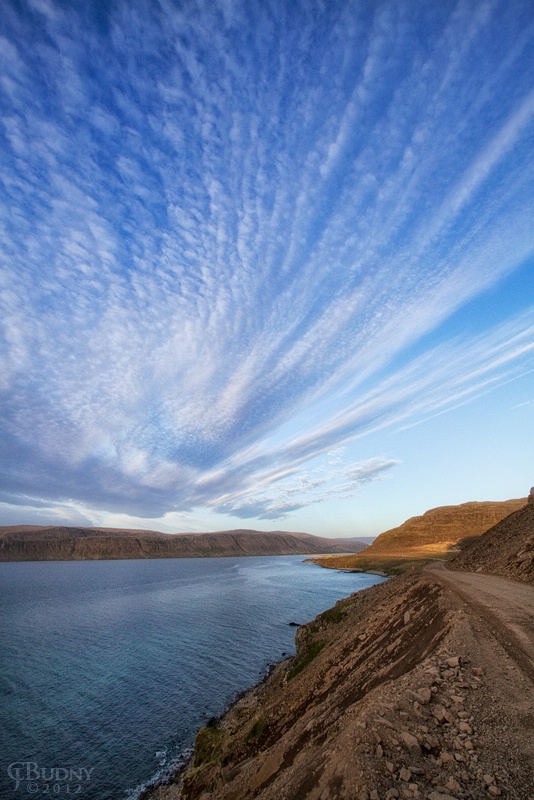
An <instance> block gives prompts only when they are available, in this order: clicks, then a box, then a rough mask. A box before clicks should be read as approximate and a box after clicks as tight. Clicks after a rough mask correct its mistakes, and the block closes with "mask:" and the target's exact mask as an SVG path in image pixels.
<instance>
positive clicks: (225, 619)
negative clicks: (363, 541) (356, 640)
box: [0, 556, 381, 800]
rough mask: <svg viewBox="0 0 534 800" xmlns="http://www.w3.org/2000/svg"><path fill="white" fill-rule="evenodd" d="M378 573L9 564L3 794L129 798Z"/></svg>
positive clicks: (299, 567)
mask: <svg viewBox="0 0 534 800" xmlns="http://www.w3.org/2000/svg"><path fill="white" fill-rule="evenodd" d="M380 580H381V579H380V578H378V577H376V576H371V575H358V574H349V573H343V572H336V571H334V570H326V569H322V568H320V567H317V566H316V565H314V564H306V563H303V557H302V556H276V557H252V558H250V557H249V558H212V559H200V558H198V559H155V560H147V561H90V562H88V561H71V562H32V563H3V564H0V626H1V631H0V633H1V641H2V650H1V659H2V663H1V671H0V695H1V711H0V714H1V718H0V753H1V756H0V758H1V760H2V763H1V764H0V772H1V775H0V785H1V787H2V797H5V798H13V797H21V798H27V797H30V796H31V795H34V796H35V795H41V794H50V795H53V796H59V797H61V796H66V795H67V794H69V795H70V794H76V795H77V796H78V797H83V798H84V800H121V799H122V800H124V798H126V797H127V796H128V791H127V790H128V789H133V788H134V787H135V786H138V785H140V784H142V783H144V782H146V781H147V780H148V779H149V778H150V777H151V776H153V775H154V773H155V772H156V771H157V770H158V769H160V765H161V766H164V765H165V763H168V761H169V759H170V758H171V757H172V756H173V755H175V754H177V753H179V752H180V751H182V750H183V749H184V748H187V747H189V746H191V744H192V743H193V740H194V734H195V731H196V730H197V729H198V728H199V727H200V726H201V725H202V724H204V723H205V722H206V721H207V720H208V718H209V717H212V716H214V715H218V714H220V713H221V712H222V711H223V710H224V709H225V707H226V706H227V705H228V704H229V703H230V702H231V701H232V699H233V698H234V697H235V695H236V693H238V692H239V691H242V690H243V689H245V688H248V687H249V686H251V685H253V684H254V683H256V682H257V681H258V680H259V679H260V678H261V677H262V676H263V675H264V674H265V673H266V670H267V668H268V665H269V664H270V663H272V662H273V661H276V660H279V659H280V658H282V656H283V653H284V652H286V653H287V654H288V655H289V654H293V653H294V638H295V628H294V627H291V626H289V624H288V623H290V622H292V621H296V622H299V623H302V622H306V621H309V620H310V619H313V617H314V616H316V615H317V614H318V613H320V612H321V611H324V610H325V609H326V608H329V607H330V606H331V605H333V603H335V601H336V600H338V599H340V598H342V597H346V596H347V595H348V594H350V593H351V592H354V591H358V590H359V589H362V588H365V587H367V586H370V585H371V584H373V583H376V582H378V581H380ZM156 752H157V753H159V755H158V756H157V757H156V755H155V754H156ZM14 763H15V764H16V766H15V767H11V769H9V767H10V765H12V764H14ZM28 764H29V766H28ZM43 768H44V769H45V770H46V771H45V772H44V773H43V772H42V769H43ZM72 768H75V769H76V770H77V773H75V774H74V777H72V775H71V774H70V773H69V770H70V769H72ZM57 770H60V771H57ZM61 770H63V771H61ZM80 770H82V771H81V772H80ZM83 770H88V771H89V770H90V772H84V771H83ZM88 775H89V778H88ZM43 776H44V777H43ZM17 777H19V779H20V781H19V783H18V785H17V782H16V780H15V779H16V778H17Z"/></svg>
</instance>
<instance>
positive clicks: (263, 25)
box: [0, 0, 534, 518]
mask: <svg viewBox="0 0 534 800" xmlns="http://www.w3.org/2000/svg"><path fill="white" fill-rule="evenodd" d="M528 6H529V4H528V3H527V2H525V3H523V2H518V3H514V4H513V8H511V7H510V6H509V4H506V3H504V2H492V3H486V2H484V3H475V4H473V3H468V2H459V3H456V4H454V5H453V4H448V3H443V4H438V5H437V6H436V7H435V8H431V9H429V8H428V4H424V7H425V14H424V15H423V14H422V9H423V4H422V3H420V2H418V1H417V0H414V1H413V2H410V3H405V4H401V5H400V6H399V4H396V3H388V2H386V3H383V4H380V5H379V6H376V8H375V7H373V6H369V7H365V8H362V6H361V4H358V3H350V2H349V3H346V4H342V5H341V6H340V5H339V4H335V5H334V6H328V5H327V6H324V5H323V4H319V3H313V2H312V3H306V4H304V3H302V4H299V3H296V4H291V5H290V6H288V5H287V4H285V3H282V2H274V0H273V2H267V3H265V2H262V3H261V4H260V3H255V2H253V3H232V4H230V3H223V2H220V3H218V2H214V3H210V4H202V3H196V2H194V1H193V0H190V2H187V3H185V4H182V5H181V6H180V7H179V8H178V7H177V6H176V5H175V4H174V3H173V2H171V0H159V2H156V3H149V4H148V3H147V4H144V3H139V4H136V5H135V8H134V7H132V5H131V4H128V3H116V4H113V5H112V6H109V7H107V8H106V9H103V8H101V7H100V6H98V5H96V4H95V5H93V4H91V3H88V4H85V5H84V6H83V7H81V6H74V5H72V6H71V7H68V6H65V4H59V3H56V2H54V1H53V0H32V2H31V3H28V4H27V6H26V8H25V9H22V8H21V7H20V4H18V3H15V2H10V0H8V2H7V3H6V4H5V9H3V17H2V21H1V28H0V35H1V37H2V41H1V43H0V54H1V56H0V58H1V59H2V76H3V77H2V79H1V80H2V82H1V90H2V93H3V94H2V99H1V104H2V115H1V118H2V124H1V126H0V129H1V132H0V136H1V137H2V148H1V151H2V156H1V163H2V175H3V189H2V191H3V195H2V201H1V202H2V206H1V209H2V213H1V220H0V224H1V229H0V235H1V237H2V243H3V255H2V262H1V284H0V304H1V307H0V312H1V313H0V330H1V333H0V336H1V340H0V341H1V352H0V358H1V362H0V388H1V391H2V408H3V412H2V418H1V427H0V437H1V442H2V449H3V453H4V456H3V464H2V467H1V469H2V472H1V475H2V485H3V487H4V489H3V492H4V494H3V497H4V499H5V500H7V501H8V502H20V503H22V504H24V503H25V502H26V501H25V500H23V497H25V496H26V495H28V494H31V495H32V496H33V497H37V498H39V497H41V498H46V499H47V502H52V501H54V502H56V501H70V500H74V501H76V502H80V503H86V504H87V506H89V507H97V508H106V509H111V510H116V511H129V512H131V513H136V514H139V515H157V514H161V513H164V512H166V511H171V510H174V509H189V508H192V507H193V506H195V505H205V506H208V507H216V508H219V509H220V510H223V511H229V512H231V513H233V514H235V515H241V516H244V515H245V514H250V515H252V516H253V515H254V514H258V515H259V516H261V517H262V518H275V517H274V515H276V514H278V515H279V516H283V515H284V514H287V513H289V511H290V510H291V509H292V508H296V507H301V506H302V505H303V504H304V505H305V504H307V503H315V502H318V501H319V498H320V497H323V496H324V495H323V494H321V492H322V490H323V488H324V486H326V484H324V485H323V484H321V485H319V484H314V485H312V484H310V483H309V482H307V481H310V480H312V479H311V478H309V477H306V475H307V473H306V474H305V473H304V472H303V471H302V470H303V469H304V467H303V465H304V464H305V463H306V462H308V461H310V460H313V459H316V458H319V457H320V456H322V454H325V453H327V452H328V450H330V449H331V448H333V447H336V446H338V445H339V444H340V443H342V442H344V441H347V440H349V439H351V438H354V437H356V436H360V435H362V434H364V433H369V432H372V431H373V430H376V429H377V428H380V427H383V426H386V425H393V424H412V423H413V422H414V421H417V420H420V419H423V418H425V416H427V415H429V414H432V413H440V412H441V411H443V410H445V409H447V408H452V407H453V406H454V405H455V404H456V403H461V402H466V401H467V400H469V399H470V398H473V397H476V396H478V394H479V393H480V392H483V391H488V390H489V389H491V388H492V387H493V386H496V385H498V384H499V382H501V381H504V380H508V379H510V378H512V377H514V376H517V375H519V374H521V373H522V371H524V370H526V369H529V368H531V365H532V350H531V348H532V329H531V327H530V326H529V318H528V317H527V316H526V315H522V314H520V313H517V312H516V311H515V310H514V309H511V311H510V314H511V318H510V320H508V321H506V320H505V321H499V324H498V325H495V326H494V325H493V324H492V322H491V321H490V320H486V321H484V322H483V323H481V324H480V325H479V329H478V330H475V331H473V333H472V334H471V335H470V336H469V337H465V338H464V339H463V341H461V342H459V341H456V340H454V339H453V338H451V337H450V335H448V334H447V332H446V330H445V332H444V341H443V343H442V344H441V345H439V346H437V347H432V348H431V349H429V350H428V351H427V352H422V353H418V354H416V355H412V357H411V359H410V360H408V361H407V362H406V359H408V355H407V353H408V350H407V348H409V347H417V346H418V343H420V344H419V346H420V347H424V337H425V335H426V334H428V333H429V332H431V331H432V330H435V329H436V328H437V327H438V326H439V325H440V324H442V323H444V322H445V321H446V320H447V319H448V318H449V317H450V316H451V315H452V314H453V313H454V312H455V311H457V310H458V309H461V308H462V307H463V306H464V305H465V304H466V303H467V302H468V301H470V300H472V299H473V298H476V297H478V296H480V295H481V293H482V292H484V291H485V290H487V289H488V288H490V287H492V286H494V285H495V284H496V283H497V282H498V281H499V280H500V279H502V278H503V277H505V276H506V275H508V274H510V273H511V272H513V270H514V269H516V268H517V267H518V266H519V265H520V264H521V263H522V262H523V261H524V259H525V258H526V257H527V256H529V254H531V253H532V252H533V249H534V238H533V234H532V224H531V211H532V206H531V201H530V200H529V198H530V197H531V194H530V192H531V186H532V179H533V178H534V168H533V166H532V160H531V158H530V150H529V136H531V134H532V130H533V121H534V94H533V93H532V88H531V85H530V83H529V70H528V68H527V65H528V42H529V38H530V37H531V35H532V32H533V20H532V16H531V14H530V13H529V7H528ZM497 33H498V36H497V35H496V34H497ZM244 42H246V46H244V44H243V43H244ZM481 329H483V331H484V332H483V333H481V332H480V330H481ZM377 464H380V465H385V466H380V467H379V468H378V467H377V469H376V470H375V467H376V466H377ZM391 466H393V460H391V459H388V458H384V459H383V460H382V459H381V458H379V459H378V461H377V462H374V461H373V462H369V464H368V465H367V467H365V468H363V467H362V470H363V471H362V473H361V476H360V478H357V477H355V478H354V485H359V484H361V482H362V481H364V480H366V479H367V478H366V476H369V477H371V476H374V477H376V476H378V475H380V474H381V473H382V470H385V469H390V467H391ZM346 468H347V469H349V467H348V466H346ZM332 469H333V468H332ZM354 469H355V470H356V473H357V471H358V469H360V467H359V466H358V465H357V466H355V467H354ZM277 475H282V476H284V477H283V478H279V479H278V478H277V479H274V477H273V476H277ZM332 475H333V476H334V477H332V478H331V480H332V481H333V483H332V485H331V486H330V489H329V490H328V491H331V492H335V491H337V490H336V489H335V486H337V487H338V488H339V494H340V496H342V495H343V493H345V492H349V491H352V489H350V488H349V485H350V480H349V479H348V478H347V480H345V478H343V477H342V476H341V475H339V474H337V473H336V472H335V470H333V472H332ZM317 480H318V479H317ZM266 486H269V487H270V488H269V489H268V491H267V490H266V488H265V487H266ZM221 498H222V499H221ZM299 504H300V505H299Z"/></svg>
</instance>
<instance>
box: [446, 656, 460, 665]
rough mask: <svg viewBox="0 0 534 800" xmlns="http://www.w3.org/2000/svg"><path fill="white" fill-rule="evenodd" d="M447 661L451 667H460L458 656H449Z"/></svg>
mask: <svg viewBox="0 0 534 800" xmlns="http://www.w3.org/2000/svg"><path fill="white" fill-rule="evenodd" d="M446 663H447V664H448V665H449V667H459V666H460V659H459V658H458V656H453V657H452V658H448V659H447V661H446Z"/></svg>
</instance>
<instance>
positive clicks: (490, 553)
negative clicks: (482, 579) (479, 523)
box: [450, 496, 534, 583]
mask: <svg viewBox="0 0 534 800" xmlns="http://www.w3.org/2000/svg"><path fill="white" fill-rule="evenodd" d="M461 549H462V552H461V554H460V555H459V556H456V558H453V560H452V561H451V562H450V565H451V567H452V569H461V570H468V571H469V572H489V573H491V574H493V575H506V576H507V577H509V578H516V580H521V581H526V582H529V583H532V582H534V496H533V497H532V500H531V501H530V502H529V503H528V505H526V506H524V507H523V508H520V509H519V511H515V512H514V513H513V514H510V515H509V516H507V517H505V519H503V520H501V521H500V522H498V523H497V524H496V525H494V526H493V527H492V528H490V529H489V530H488V531H486V533H485V534H484V535H483V536H479V537H477V538H476V539H474V540H472V541H469V540H467V541H465V542H463V543H462V545H461Z"/></svg>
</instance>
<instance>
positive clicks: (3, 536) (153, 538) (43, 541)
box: [0, 525, 365, 561]
mask: <svg viewBox="0 0 534 800" xmlns="http://www.w3.org/2000/svg"><path fill="white" fill-rule="evenodd" d="M364 548H365V545H364V544H361V543H358V542H354V541H353V540H351V541H350V542H345V541H344V540H343V539H328V538H325V537H320V536H312V535H311V534H307V533H289V532H287V531H269V532H262V531H253V530H233V531H218V532H215V533H196V534H166V533H159V532H155V531H142V530H119V529H113V528H67V527H53V526H51V527H39V526H24V525H20V526H12V527H3V528H0V561H73V560H91V559H92V560H97V559H122V558H197V557H204V558H208V557H215V556H268V555H292V554H294V555H298V554H309V553H343V552H344V553H347V552H352V553H354V552H358V551H359V550H363V549H364Z"/></svg>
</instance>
